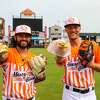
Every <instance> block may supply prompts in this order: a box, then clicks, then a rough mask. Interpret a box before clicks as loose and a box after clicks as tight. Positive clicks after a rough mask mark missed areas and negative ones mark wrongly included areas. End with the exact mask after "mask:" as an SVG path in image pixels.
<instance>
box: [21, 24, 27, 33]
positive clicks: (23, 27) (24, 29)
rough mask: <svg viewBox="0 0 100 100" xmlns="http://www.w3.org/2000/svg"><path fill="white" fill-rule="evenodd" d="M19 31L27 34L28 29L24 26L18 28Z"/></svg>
mask: <svg viewBox="0 0 100 100" xmlns="http://www.w3.org/2000/svg"><path fill="white" fill-rule="evenodd" d="M20 29H21V30H23V31H24V32H27V29H28V28H27V27H26V26H25V25H23V26H21V27H20Z"/></svg>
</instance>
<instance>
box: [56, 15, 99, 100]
mask: <svg viewBox="0 0 100 100" xmlns="http://www.w3.org/2000/svg"><path fill="white" fill-rule="evenodd" d="M64 27H65V31H66V32H67V34H68V37H69V42H70V45H71V54H70V55H68V56H65V57H61V56H57V57H56V62H57V64H58V65H64V67H65V73H64V78H63V81H64V89H63V96H62V100H96V95H95V81H94V70H96V71H100V64H99V63H100V57H99V56H100V53H99V47H98V45H97V44H96V43H95V42H93V41H83V42H82V41H81V40H80V37H79V32H80V30H81V24H80V21H79V19H78V18H77V17H68V18H67V20H66V21H65V26H64ZM58 44H59V42H58Z"/></svg>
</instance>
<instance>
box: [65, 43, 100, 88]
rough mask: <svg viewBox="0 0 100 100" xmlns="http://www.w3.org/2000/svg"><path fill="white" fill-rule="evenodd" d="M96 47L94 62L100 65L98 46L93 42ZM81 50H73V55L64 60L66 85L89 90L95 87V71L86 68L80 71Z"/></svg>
mask: <svg viewBox="0 0 100 100" xmlns="http://www.w3.org/2000/svg"><path fill="white" fill-rule="evenodd" d="M93 45H94V49H93V52H94V61H95V62H96V63H100V57H99V56H100V53H99V52H98V49H99V47H98V45H97V44H96V43H95V42H93ZM78 49H79V48H71V55H70V56H67V57H65V58H64V62H63V63H64V65H65V73H64V79H63V80H64V82H65V84H67V85H69V86H72V87H76V88H89V87H92V86H94V83H95V81H94V69H92V68H88V67H86V68H84V69H82V70H80V71H79V70H78V66H79V63H78V60H77V58H78V57H77V54H78Z"/></svg>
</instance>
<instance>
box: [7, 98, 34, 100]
mask: <svg viewBox="0 0 100 100" xmlns="http://www.w3.org/2000/svg"><path fill="white" fill-rule="evenodd" d="M33 98H34V97H31V98H29V99H27V100H33ZM6 100H12V99H8V98H7V99H6Z"/></svg>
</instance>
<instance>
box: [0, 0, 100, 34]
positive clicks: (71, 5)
mask: <svg viewBox="0 0 100 100" xmlns="http://www.w3.org/2000/svg"><path fill="white" fill-rule="evenodd" d="M0 8H1V9H0V17H4V18H5V19H6V30H7V26H8V25H9V24H11V23H12V16H13V15H15V16H19V13H20V12H21V11H22V10H24V9H26V8H30V9H31V10H33V11H34V12H35V13H36V15H37V16H43V18H44V21H43V22H44V23H43V25H44V26H45V25H47V26H48V27H49V26H52V25H55V24H58V25H61V26H62V27H63V25H64V21H65V19H66V17H68V16H77V17H78V18H79V19H80V21H81V24H82V32H100V25H99V23H100V13H99V9H100V0H1V2H0Z"/></svg>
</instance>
